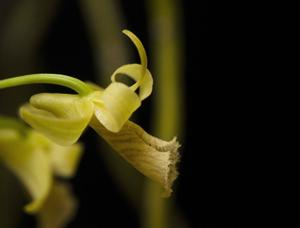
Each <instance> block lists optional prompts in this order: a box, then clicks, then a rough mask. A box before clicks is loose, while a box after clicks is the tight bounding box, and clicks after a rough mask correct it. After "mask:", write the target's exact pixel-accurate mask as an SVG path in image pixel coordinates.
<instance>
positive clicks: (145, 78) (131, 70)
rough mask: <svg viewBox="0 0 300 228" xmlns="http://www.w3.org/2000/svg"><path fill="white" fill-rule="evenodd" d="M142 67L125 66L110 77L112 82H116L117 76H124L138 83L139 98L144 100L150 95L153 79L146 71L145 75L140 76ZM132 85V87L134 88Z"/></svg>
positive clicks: (135, 65)
mask: <svg viewBox="0 0 300 228" xmlns="http://www.w3.org/2000/svg"><path fill="white" fill-rule="evenodd" d="M141 71H142V65H140V64H127V65H123V66H121V67H119V68H118V69H117V70H116V71H115V72H114V73H113V75H112V76H111V80H112V81H113V82H115V81H116V76H117V75H118V74H125V75H127V76H129V77H130V78H131V79H133V80H135V81H136V82H139V97H140V99H141V100H144V99H145V98H147V97H148V96H149V95H150V94H151V93H152V87H153V78H152V75H151V73H150V71H149V70H148V69H147V70H146V73H145V75H141ZM134 86H135V85H133V86H132V87H134Z"/></svg>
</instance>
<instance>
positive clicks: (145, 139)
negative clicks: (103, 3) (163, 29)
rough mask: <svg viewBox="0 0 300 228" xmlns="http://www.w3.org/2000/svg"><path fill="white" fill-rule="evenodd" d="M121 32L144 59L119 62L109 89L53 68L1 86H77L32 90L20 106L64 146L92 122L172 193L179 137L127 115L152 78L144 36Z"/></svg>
mask: <svg viewBox="0 0 300 228" xmlns="http://www.w3.org/2000/svg"><path fill="white" fill-rule="evenodd" d="M123 32H124V33H125V34H126V35H127V36H128V37H129V38H130V39H131V40H132V42H133V43H134V44H135V46H136V48H137V50H138V52H139V56H140V59H141V64H128V65H123V66H121V67H120V68H118V69H117V70H116V71H115V72H114V73H113V74H112V76H111V80H112V82H111V84H110V85H109V86H108V87H107V88H105V89H102V88H100V87H98V86H91V85H90V84H87V83H83V82H81V81H79V80H77V79H74V78H71V77H68V76H63V75H53V74H38V75H30V76H22V77H19V80H18V79H17V78H16V80H14V79H7V80H2V83H1V81H0V89H1V88H6V87H9V86H12V85H21V84H30V83H41V82H42V83H53V84H60V85H64V86H67V87H69V88H71V89H73V90H75V91H77V92H78V93H79V94H77V95H75V94H53V93H52V94H50V93H43V94H37V95H34V96H32V97H31V99H30V102H29V104H26V105H24V106H22V107H21V108H20V116H21V118H22V119H23V120H25V121H26V122H27V123H28V124H29V125H30V126H32V127H33V128H34V129H36V130H37V131H39V132H41V133H43V134H44V135H45V136H47V137H48V138H49V139H51V140H53V141H54V142H56V143H58V144H60V145H64V146H67V145H72V144H73V143H75V142H76V141H77V140H78V138H79V137H80V136H81V134H82V133H83V131H84V129H85V128H86V127H87V126H88V125H89V126H91V127H92V128H93V129H95V130H96V132H97V133H98V134H99V135H101V136H102V137H103V138H104V139H105V140H106V141H107V142H108V143H109V144H110V145H111V146H112V147H113V148H114V149H115V150H116V151H117V152H118V153H119V154H120V155H121V156H122V157H123V158H124V159H126V160H127V161H128V162H129V163H130V164H132V165H133V166H134V167H135V168H136V169H138V170H139V171H140V172H141V173H143V174H144V175H145V176H147V177H149V178H151V179H152V180H154V181H156V182H158V183H159V184H161V185H162V186H163V187H164V189H165V195H166V196H169V195H170V193H171V191H172V190H171V186H172V183H173V181H174V180H175V178H176V177H177V171H176V163H177V161H178V157H179V156H178V152H177V149H178V147H179V144H178V142H177V141H176V139H173V140H171V141H169V142H167V141H163V140H161V139H158V138H155V137H153V136H150V135H149V134H147V133H146V132H145V131H144V130H143V129H142V128H140V127H139V126H137V125H136V124H134V123H132V122H130V121H129V118H130V117H131V115H132V113H133V112H134V111H136V110H137V109H138V108H139V107H140V106H141V102H142V101H143V100H144V99H145V98H147V97H148V96H149V95H150V94H151V92H152V85H153V79H152V75H151V73H150V71H149V70H148V69H147V57H146V52H145V49H144V47H143V45H142V43H141V41H140V40H139V39H138V38H137V37H136V36H135V35H134V34H133V33H131V32H130V31H128V30H124V31H123ZM121 75H126V76H128V77H130V78H131V79H133V80H134V81H135V83H134V84H133V85H132V86H128V85H126V84H125V83H122V82H120V81H118V80H117V79H119V78H120V76H121ZM137 91H138V92H137Z"/></svg>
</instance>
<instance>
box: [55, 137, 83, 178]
mask: <svg viewBox="0 0 300 228" xmlns="http://www.w3.org/2000/svg"><path fill="white" fill-rule="evenodd" d="M82 152H83V147H82V145H81V144H78V143H77V144H74V145H71V146H67V147H63V146H60V145H55V144H53V146H52V148H51V152H50V154H51V160H52V167H53V171H54V173H55V174H56V175H58V176H61V177H73V176H74V175H75V172H76V170H77V167H78V164H79V161H80V158H81V156H82Z"/></svg>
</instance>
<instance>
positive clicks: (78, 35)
mask: <svg viewBox="0 0 300 228" xmlns="http://www.w3.org/2000/svg"><path fill="white" fill-rule="evenodd" d="M3 5H4V4H3ZM121 5H122V10H123V13H124V16H125V20H126V24H127V25H128V28H129V29H130V30H131V31H134V32H135V33H136V34H138V36H139V37H140V38H141V40H142V41H143V43H144V45H145V47H146V48H147V47H148V46H149V44H148V39H147V37H148V35H149V34H148V30H147V19H146V11H145V4H144V1H121ZM182 11H183V20H184V21H183V32H184V40H185V44H184V46H185V53H184V57H185V58H184V59H185V64H184V65H185V67H184V85H183V87H184V91H185V113H186V118H185V129H186V130H185V136H184V141H183V145H182V148H181V154H182V161H181V163H180V167H179V169H180V177H179V179H178V180H177V185H176V192H175V197H174V198H175V202H176V204H177V205H178V208H179V209H180V210H181V212H182V213H183V216H184V217H185V219H186V221H187V222H188V224H189V226H190V227H192V228H194V227H195V228H198V227H199V228H202V227H203V228H204V227H205V228H206V227H211V228H213V227H244V226H245V225H246V224H248V223H249V222H250V221H252V219H253V217H256V216H255V212H253V211H252V210H251V208H252V206H253V204H255V199H254V195H255V194H254V192H255V189H252V188H253V186H251V184H250V183H251V180H250V179H249V173H250V172H251V170H248V168H250V167H249V162H248V160H250V157H251V155H250V154H251V149H252V148H251V146H250V144H249V143H247V142H246V140H245V137H249V133H247V134H246V133H245V131H244V130H242V129H244V128H245V126H247V125H250V124H251V123H250V124H249V122H248V120H245V119H243V117H242V116H245V115H244V113H245V112H247V111H249V110H246V109H245V108H244V102H245V99H246V98H245V97H244V96H243V95H242V94H243V93H239V96H237V91H238V89H237V88H236V82H235V81H234V78H232V77H228V76H227V75H223V74H222V73H221V72H222V69H221V68H222V67H223V66H222V65H213V64H212V63H211V62H210V61H209V59H210V58H211V56H213V55H217V53H216V52H215V50H214V49H213V48H212V46H213V45H214V44H213V43H212V42H210V41H209V38H208V5H207V1H206V0H205V1H197V3H195V1H182ZM147 49H148V52H149V55H150V56H151V50H149V48H147ZM40 54H41V56H42V57H43V62H44V68H43V72H56V73H62V74H67V75H80V78H81V79H82V80H90V81H95V74H96V73H95V66H94V65H93V63H94V62H93V60H92V52H91V46H90V45H89V38H88V35H87V29H86V28H85V24H84V21H83V19H82V15H81V13H80V10H79V5H78V3H77V1H71V0H64V1H61V4H60V5H59V10H58V11H57V15H56V17H55V20H54V21H52V22H51V26H50V28H49V29H48V30H47V35H46V37H45V39H44V41H43V43H42V45H41V48H40ZM150 66H151V62H150ZM226 76H227V77H226ZM49 90H51V87H50V88H49ZM149 106H150V104H149ZM149 113H150V112H145V111H144V112H143V111H142V112H140V115H139V116H138V121H140V120H143V121H144V120H149V119H150V116H149ZM146 125H147V123H146ZM96 140H97V136H95V134H94V133H93V132H92V131H91V130H88V131H87V132H86V133H85V135H84V136H83V141H85V142H88V143H86V150H87V151H89V150H93V148H95V144H96ZM251 168H253V169H254V168H255V167H251ZM91 175H92V176H91ZM99 180H100V181H99ZM72 182H73V186H74V191H75V193H76V195H77V196H78V197H79V201H80V208H79V211H78V213H77V216H76V218H75V220H74V221H73V222H72V223H71V224H70V227H120V226H122V227H132V228H134V227H140V223H139V222H140V221H139V219H137V218H138V211H136V210H135V209H134V208H132V207H131V205H130V204H129V203H128V201H127V200H126V199H124V196H123V195H122V193H121V192H120V190H119V189H118V188H117V187H116V186H115V183H114V182H113V181H112V180H111V178H110V174H109V173H108V171H107V169H106V165H105V162H103V163H101V161H99V157H98V156H97V154H96V153H86V154H85V156H84V157H83V160H82V161H81V164H80V167H79V170H78V175H77V176H76V177H75V178H74V180H72ZM112 215H114V216H112ZM115 215H117V217H116V216H115ZM25 223H26V224H28V227H31V226H32V223H34V219H33V218H32V217H29V216H28V217H26V218H25V219H24V224H25Z"/></svg>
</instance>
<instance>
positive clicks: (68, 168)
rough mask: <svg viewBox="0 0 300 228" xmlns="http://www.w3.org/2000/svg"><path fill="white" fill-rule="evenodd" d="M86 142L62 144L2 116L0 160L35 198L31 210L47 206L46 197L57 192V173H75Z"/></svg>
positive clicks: (66, 175)
mask: <svg viewBox="0 0 300 228" xmlns="http://www.w3.org/2000/svg"><path fill="white" fill-rule="evenodd" d="M81 154H82V146H81V145H80V144H73V145H71V146H60V145H57V144H55V143H53V142H52V141H51V140H49V139H48V138H46V137H45V136H43V135H42V134H40V133H38V132H37V131H35V130H33V129H31V128H29V127H27V126H25V125H23V124H22V123H20V122H18V121H16V120H14V119H11V118H5V117H0V162H2V163H3V164H4V165H5V166H6V167H7V168H8V169H9V170H11V171H12V173H14V174H15V175H16V176H17V177H18V179H19V180H20V181H21V182H22V183H23V184H24V186H25V187H26V189H27V190H28V192H29V195H30V196H31V198H32V201H31V202H30V203H29V204H27V205H26V206H25V211H26V212H28V213H37V212H39V211H40V209H41V208H47V207H46V206H45V205H44V202H45V201H49V199H48V198H49V196H51V195H52V194H51V193H50V192H53V190H52V189H53V188H55V187H53V186H52V183H53V178H54V176H60V177H65V178H66V177H68V178H69V177H72V176H73V175H74V174H75V171H76V168H77V164H78V161H79V158H80V157H81Z"/></svg>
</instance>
